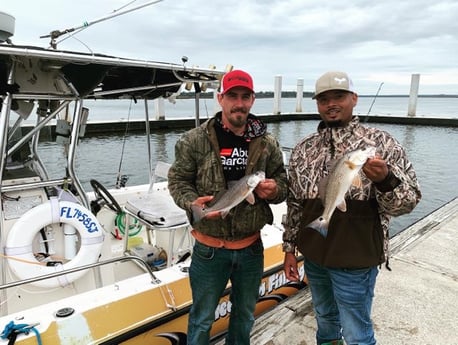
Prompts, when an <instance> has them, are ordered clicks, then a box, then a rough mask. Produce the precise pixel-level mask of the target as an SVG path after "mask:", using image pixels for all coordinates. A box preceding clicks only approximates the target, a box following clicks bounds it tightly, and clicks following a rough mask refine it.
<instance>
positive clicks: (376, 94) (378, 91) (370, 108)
mask: <svg viewBox="0 0 458 345" xmlns="http://www.w3.org/2000/svg"><path fill="white" fill-rule="evenodd" d="M382 86H383V81H382V82H381V83H380V85H379V86H378V90H377V92H376V93H375V96H374V99H373V100H372V103H371V105H370V107H369V110H368V111H367V114H366V120H365V121H366V122H367V120H368V116H369V114H370V112H371V110H372V107H373V106H374V103H375V100H376V99H377V97H378V94H379V93H380V89H381V88H382Z"/></svg>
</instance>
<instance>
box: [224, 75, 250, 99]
mask: <svg viewBox="0 0 458 345" xmlns="http://www.w3.org/2000/svg"><path fill="white" fill-rule="evenodd" d="M237 86H242V87H246V88H247V89H249V90H250V91H251V92H254V88H253V79H252V78H251V76H250V75H249V74H248V73H247V72H244V71H241V70H233V71H230V72H228V73H226V74H225V75H224V76H223V80H221V93H226V92H228V91H229V90H230V89H232V88H234V87H237Z"/></svg>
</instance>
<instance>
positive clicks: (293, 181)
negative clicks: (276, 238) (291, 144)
mask: <svg viewBox="0 0 458 345" xmlns="http://www.w3.org/2000/svg"><path fill="white" fill-rule="evenodd" d="M297 147H299V146H297ZM297 147H296V148H295V149H294V150H293V151H292V153H291V157H290V159H289V167H288V185H289V189H288V193H287V198H286V203H287V213H286V220H285V222H284V223H283V227H284V229H285V231H284V233H283V246H282V248H283V251H284V252H287V253H288V252H292V253H294V252H295V250H296V237H297V232H298V231H299V224H300V219H301V215H302V203H301V200H300V198H301V197H302V193H301V191H300V177H299V176H298V175H297V171H298V170H297V169H296V168H297V165H298V162H299V161H300V158H299V157H300V156H301V155H300V152H299V150H298V149H297Z"/></svg>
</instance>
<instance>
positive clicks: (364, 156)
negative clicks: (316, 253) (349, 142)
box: [307, 146, 376, 238]
mask: <svg viewBox="0 0 458 345" xmlns="http://www.w3.org/2000/svg"><path fill="white" fill-rule="evenodd" d="M375 150H376V149H375V147H374V146H367V147H364V148H360V149H356V150H354V151H351V152H348V153H346V154H345V155H344V156H343V157H341V158H340V159H338V160H337V161H336V162H335V164H334V165H333V167H332V168H331V171H330V173H329V175H328V176H327V177H326V178H325V179H324V180H322V181H320V187H319V188H320V189H319V191H320V192H319V194H320V197H321V199H322V201H323V205H324V211H323V213H322V215H321V216H319V217H318V218H317V219H315V220H314V221H312V222H311V223H309V224H308V225H307V227H308V228H312V229H314V230H316V231H318V232H319V233H320V234H321V235H322V236H323V237H325V238H326V237H327V234H328V226H329V222H330V220H331V216H332V215H333V213H334V211H335V209H336V208H338V209H339V210H340V211H342V212H346V211H347V204H346V202H345V194H346V193H347V191H348V190H349V189H350V187H351V186H352V185H356V186H360V185H361V178H360V175H359V172H360V170H361V169H362V167H363V165H364V164H365V163H366V161H367V160H368V159H369V158H371V157H374V156H375Z"/></svg>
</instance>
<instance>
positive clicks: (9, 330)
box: [1, 321, 42, 345]
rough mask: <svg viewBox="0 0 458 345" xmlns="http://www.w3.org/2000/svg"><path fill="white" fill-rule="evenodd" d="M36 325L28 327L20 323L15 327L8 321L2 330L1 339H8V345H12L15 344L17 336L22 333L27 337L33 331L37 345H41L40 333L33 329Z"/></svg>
mask: <svg viewBox="0 0 458 345" xmlns="http://www.w3.org/2000/svg"><path fill="white" fill-rule="evenodd" d="M36 325H38V324H31V325H29V324H26V323H20V324H17V325H16V324H15V323H14V322H13V321H10V322H9V323H8V324H7V325H6V326H5V328H4V329H3V332H2V334H1V338H2V339H8V340H9V342H8V345H13V344H14V343H15V342H16V338H17V336H18V334H20V333H24V334H25V335H28V334H29V333H30V331H33V332H34V333H35V336H36V337H37V343H38V345H42V342H41V336H40V333H39V332H38V330H37V329H36V328H35V326H36Z"/></svg>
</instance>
